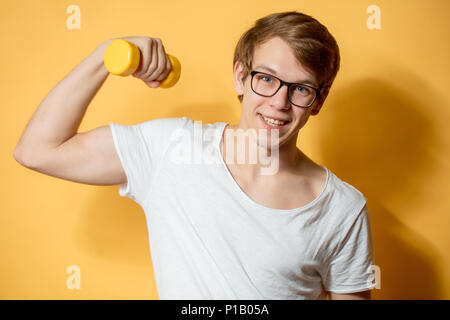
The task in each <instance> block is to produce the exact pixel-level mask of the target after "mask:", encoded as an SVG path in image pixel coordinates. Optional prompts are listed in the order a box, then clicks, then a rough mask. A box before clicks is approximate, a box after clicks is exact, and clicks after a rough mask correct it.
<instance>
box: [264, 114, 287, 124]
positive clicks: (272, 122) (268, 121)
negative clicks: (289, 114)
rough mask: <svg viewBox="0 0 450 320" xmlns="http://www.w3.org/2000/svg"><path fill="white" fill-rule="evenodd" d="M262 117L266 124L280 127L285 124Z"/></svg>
mask: <svg viewBox="0 0 450 320" xmlns="http://www.w3.org/2000/svg"><path fill="white" fill-rule="evenodd" d="M262 117H263V118H264V120H266V122H267V123H268V124H271V125H276V126H281V125H283V124H284V123H285V121H278V120H275V119H271V118H267V117H265V116H262Z"/></svg>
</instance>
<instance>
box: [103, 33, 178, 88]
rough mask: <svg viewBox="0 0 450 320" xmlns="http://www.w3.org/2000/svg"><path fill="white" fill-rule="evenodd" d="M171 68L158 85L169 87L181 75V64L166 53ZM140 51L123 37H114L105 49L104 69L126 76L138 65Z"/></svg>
mask: <svg viewBox="0 0 450 320" xmlns="http://www.w3.org/2000/svg"><path fill="white" fill-rule="evenodd" d="M167 56H168V57H169V60H170V63H171V65H172V70H171V71H170V73H169V74H168V75H167V77H166V78H165V79H164V80H163V81H162V82H161V84H160V85H159V87H161V88H170V87H172V86H173V85H175V83H177V82H178V79H180V75H181V64H180V61H178V59H177V58H175V57H174V56H171V55H170V54H167ZM140 60H141V52H140V51H139V48H138V47H137V46H136V45H135V44H134V43H132V42H130V41H127V40H124V39H116V40H114V41H111V43H110V44H109V45H108V46H107V47H106V49H105V56H104V59H103V61H104V64H105V67H106V69H107V70H108V71H109V72H110V73H112V74H115V75H118V76H122V77H126V76H129V75H130V74H132V73H134V72H135V71H136V69H137V68H138V66H139V61H140Z"/></svg>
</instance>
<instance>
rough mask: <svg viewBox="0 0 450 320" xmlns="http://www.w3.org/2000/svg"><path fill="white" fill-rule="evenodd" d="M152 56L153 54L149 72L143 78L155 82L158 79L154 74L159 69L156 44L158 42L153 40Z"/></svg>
mask: <svg viewBox="0 0 450 320" xmlns="http://www.w3.org/2000/svg"><path fill="white" fill-rule="evenodd" d="M152 43H153V44H152V54H151V60H150V64H149V66H148V68H147V70H146V71H145V72H144V75H143V78H144V79H145V80H146V81H151V80H155V79H156V77H155V76H154V72H155V70H156V68H157V67H158V45H157V44H156V40H155V39H152Z"/></svg>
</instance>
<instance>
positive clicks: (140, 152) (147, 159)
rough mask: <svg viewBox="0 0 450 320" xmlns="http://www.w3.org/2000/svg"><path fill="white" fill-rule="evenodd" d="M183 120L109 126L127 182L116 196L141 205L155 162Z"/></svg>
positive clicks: (184, 119)
mask: <svg viewBox="0 0 450 320" xmlns="http://www.w3.org/2000/svg"><path fill="white" fill-rule="evenodd" d="M186 120H188V119H187V118H186V117H183V118H159V119H154V120H149V121H146V122H142V123H138V124H135V125H122V124H115V123H110V124H109V126H110V128H111V133H112V136H113V140H114V146H115V149H116V152H117V155H118V157H119V159H120V162H121V163H122V167H123V169H124V171H125V174H126V176H127V182H126V183H124V184H121V185H119V195H121V196H125V197H128V198H130V199H132V200H134V201H135V202H136V203H138V204H139V205H140V206H141V207H142V206H143V205H144V204H145V199H146V197H147V195H148V194H149V192H151V190H150V188H151V183H152V181H153V177H154V176H155V175H156V174H157V170H158V167H159V162H160V161H161V159H162V157H163V155H164V152H165V150H166V148H167V146H168V145H169V142H170V140H171V139H172V138H173V135H174V133H175V132H176V130H177V129H179V128H181V127H182V126H183V124H184V123H185V121H186Z"/></svg>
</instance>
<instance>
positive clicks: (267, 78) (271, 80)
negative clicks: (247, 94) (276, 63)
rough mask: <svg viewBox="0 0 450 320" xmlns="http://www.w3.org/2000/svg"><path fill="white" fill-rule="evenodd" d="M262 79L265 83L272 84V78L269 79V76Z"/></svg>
mask: <svg viewBox="0 0 450 320" xmlns="http://www.w3.org/2000/svg"><path fill="white" fill-rule="evenodd" d="M261 79H262V80H263V81H264V82H270V81H272V78H270V77H267V76H265V77H262V78H261ZM264 79H268V81H266V80H264Z"/></svg>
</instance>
